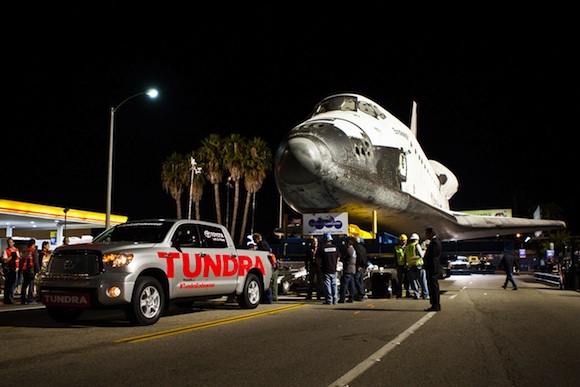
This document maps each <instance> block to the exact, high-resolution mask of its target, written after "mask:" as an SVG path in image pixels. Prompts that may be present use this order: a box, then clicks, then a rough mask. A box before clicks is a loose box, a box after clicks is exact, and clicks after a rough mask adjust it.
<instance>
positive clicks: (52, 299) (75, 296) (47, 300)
mask: <svg viewBox="0 0 580 387" xmlns="http://www.w3.org/2000/svg"><path fill="white" fill-rule="evenodd" d="M42 303H43V304H44V305H47V306H65V307H67V306H68V307H77V308H78V307H81V308H90V306H91V296H90V295H89V294H87V293H67V292H51V291H44V292H42Z"/></svg>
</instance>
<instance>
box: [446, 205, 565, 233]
mask: <svg viewBox="0 0 580 387" xmlns="http://www.w3.org/2000/svg"><path fill="white" fill-rule="evenodd" d="M451 213H452V215H453V216H454V217H455V219H456V221H457V231H456V232H452V235H450V237H451V238H447V239H456V240H461V239H474V238H484V237H490V236H494V235H509V234H517V233H532V232H536V231H550V230H559V229H563V228H566V223H565V222H563V221H561V220H549V219H526V218H505V217H495V216H477V215H471V214H466V213H463V212H457V211H452V212H451Z"/></svg>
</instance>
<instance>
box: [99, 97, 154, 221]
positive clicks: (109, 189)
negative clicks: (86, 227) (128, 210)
mask: <svg viewBox="0 0 580 387" xmlns="http://www.w3.org/2000/svg"><path fill="white" fill-rule="evenodd" d="M143 94H147V95H148V96H149V97H151V98H155V97H157V95H158V94H159V93H158V92H157V90H156V89H149V90H147V91H143V92H141V93H137V94H133V95H132V96H130V97H128V98H126V99H125V100H124V101H123V102H121V103H120V104H118V105H117V106H116V107H114V106H111V119H110V124H109V168H108V172H107V211H106V216H105V229H107V228H109V227H110V226H111V197H112V193H113V133H114V130H115V112H116V111H117V110H119V108H120V107H121V106H122V105H123V104H124V103H125V102H127V101H128V100H130V99H133V98H135V97H138V96H140V95H143Z"/></svg>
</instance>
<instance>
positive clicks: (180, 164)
mask: <svg viewBox="0 0 580 387" xmlns="http://www.w3.org/2000/svg"><path fill="white" fill-rule="evenodd" d="M188 165H189V163H188V159H187V158H186V157H185V156H183V155H180V154H178V153H176V152H173V154H172V155H171V156H169V157H168V158H167V160H166V161H165V162H164V163H163V164H162V168H161V182H162V184H163V189H164V190H165V191H167V192H168V193H169V194H170V195H171V197H172V198H173V200H175V205H176V207H177V219H181V218H182V215H181V197H182V195H183V191H184V189H185V188H186V187H187V186H188V182H189V167H188Z"/></svg>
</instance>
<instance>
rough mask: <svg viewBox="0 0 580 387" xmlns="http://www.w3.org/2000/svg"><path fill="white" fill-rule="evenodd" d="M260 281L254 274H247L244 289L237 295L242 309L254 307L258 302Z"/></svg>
mask: <svg viewBox="0 0 580 387" xmlns="http://www.w3.org/2000/svg"><path fill="white" fill-rule="evenodd" d="M261 297H262V283H261V282H260V280H259V279H258V276H257V275H255V274H248V276H247V277H246V283H245V284H244V291H243V292H242V294H240V295H239V296H238V304H239V305H240V307H242V308H244V309H254V308H256V307H257V306H258V305H259V304H260V298H261Z"/></svg>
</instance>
